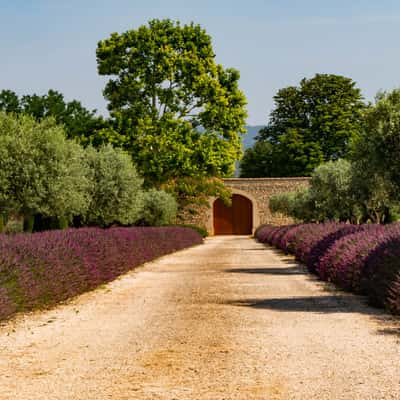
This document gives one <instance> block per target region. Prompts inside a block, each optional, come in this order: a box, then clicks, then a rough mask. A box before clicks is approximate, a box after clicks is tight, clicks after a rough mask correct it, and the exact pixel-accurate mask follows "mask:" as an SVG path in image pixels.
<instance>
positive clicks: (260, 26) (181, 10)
mask: <svg viewBox="0 0 400 400" xmlns="http://www.w3.org/2000/svg"><path fill="white" fill-rule="evenodd" d="M165 17H168V18H171V19H179V20H180V21H181V22H190V21H194V22H196V23H199V24H200V25H202V27H203V28H205V29H206V30H207V32H208V33H209V34H210V35H211V36H212V38H213V44H214V50H215V52H216V56H217V57H216V58H217V61H218V62H219V63H221V64H222V65H224V66H225V67H234V68H237V69H238V70H239V71H240V73H241V80H240V86H241V88H242V90H243V91H244V92H245V94H246V97H247V99H248V112H249V118H248V123H249V124H252V125H255V124H264V123H265V122H266V121H267V116H268V114H269V112H270V110H271V108H272V106H273V99H272V97H273V95H274V94H275V93H276V91H277V90H278V89H279V88H281V87H285V86H288V85H295V84H298V82H299V81H300V80H301V79H302V78H303V77H312V76H313V75H314V74H315V73H335V74H341V75H345V76H348V77H351V78H352V79H354V80H355V81H356V82H357V84H358V86H359V87H360V88H361V90H362V93H363V94H364V96H365V98H366V99H367V100H372V99H373V98H374V95H375V93H376V92H377V91H378V90H382V89H385V90H389V89H393V88H395V87H400V44H399V43H400V40H399V39H400V2H399V1H398V0H397V1H394V0H393V1H390V0H380V1H377V0H363V1H362V0H358V1H356V0H347V1H342V0H319V1H317V0H300V1H296V0H270V1H269V0H247V1H244V0H230V1H227V0H214V1H210V0H203V1H192V0H186V1H183V0H168V1H161V0H143V1H138V0H112V1H105V0H80V1H78V0H69V1H64V0H0V49H1V62H0V89H12V90H14V91H16V92H17V93H18V94H32V93H37V94H44V93H45V92H47V90H48V89H49V88H53V89H56V90H59V91H60V92H62V93H63V94H64V95H65V97H66V99H67V100H72V99H77V100H80V101H81V102H82V103H83V104H84V105H85V106H86V107H87V108H90V109H93V108H96V109H98V110H99V112H100V113H104V112H105V110H106V102H105V100H104V99H103V96H102V89H103V86H104V83H105V78H104V77H99V76H98V75H97V69H96V59H95V50H96V46H97V42H98V41H99V40H101V39H104V38H106V37H108V36H109V34H110V33H111V32H123V31H125V30H128V29H133V28H136V27H138V26H139V25H142V24H146V22H147V21H148V20H149V19H151V18H165Z"/></svg>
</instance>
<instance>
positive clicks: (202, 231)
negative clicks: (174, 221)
mask: <svg viewBox="0 0 400 400" xmlns="http://www.w3.org/2000/svg"><path fill="white" fill-rule="evenodd" d="M177 226H179V227H181V228H191V229H194V230H195V231H196V232H197V233H199V234H200V235H201V236H202V237H203V238H205V237H207V236H208V231H207V229H206V228H204V227H203V226H198V225H194V224H179V225H177Z"/></svg>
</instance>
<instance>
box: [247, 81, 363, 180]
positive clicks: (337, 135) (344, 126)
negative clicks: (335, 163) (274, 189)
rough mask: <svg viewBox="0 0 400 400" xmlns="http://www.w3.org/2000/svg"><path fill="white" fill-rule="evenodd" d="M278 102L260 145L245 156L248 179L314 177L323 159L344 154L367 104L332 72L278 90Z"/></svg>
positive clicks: (353, 86) (358, 129) (356, 89)
mask: <svg viewBox="0 0 400 400" xmlns="http://www.w3.org/2000/svg"><path fill="white" fill-rule="evenodd" d="M274 102H275V108H274V109H273V111H272V112H271V115H270V118H269V122H268V124H267V126H266V127H265V128H263V129H262V130H261V131H260V133H259V135H258V140H257V145H256V146H255V147H254V148H251V149H249V150H248V151H247V152H246V154H245V157H244V160H243V162H242V165H241V171H242V173H241V175H242V176H244V177H246V176H252V177H256V176H258V177H261V176H296V175H297V176H299V175H310V174H311V173H312V171H313V170H314V168H316V167H317V166H318V165H320V164H321V163H322V162H326V161H331V160H337V159H339V158H342V157H344V156H346V154H347V151H348V145H349V141H350V140H351V139H352V138H353V137H354V136H356V135H357V134H358V133H359V132H360V129H361V120H362V112H363V110H364V108H365V105H364V103H363V99H362V96H361V93H360V90H359V89H358V88H357V87H356V86H355V82H353V81H352V80H351V79H350V78H346V77H343V76H339V75H329V74H317V75H315V76H314V77H313V78H311V79H303V80H302V81H301V82H300V85H299V86H289V87H286V88H283V89H281V90H279V91H278V93H277V94H276V95H275V96H274ZM260 143H264V144H263V145H262V146H261V145H260ZM265 143H267V144H265ZM262 149H265V150H266V151H265V152H263V151H262ZM249 163H251V164H252V165H249Z"/></svg>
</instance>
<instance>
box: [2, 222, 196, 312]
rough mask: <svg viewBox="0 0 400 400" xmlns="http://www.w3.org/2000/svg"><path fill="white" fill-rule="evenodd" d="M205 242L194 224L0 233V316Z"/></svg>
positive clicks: (46, 302)
mask: <svg viewBox="0 0 400 400" xmlns="http://www.w3.org/2000/svg"><path fill="white" fill-rule="evenodd" d="M201 242H202V238H201V236H200V235H199V234H198V233H197V232H196V231H194V230H193V229H190V228H182V227H160V228H139V227H135V228H111V229H99V228H81V229H68V230H64V231H47V232H41V233H34V234H17V235H13V236H7V235H0V319H3V318H6V317H9V316H10V315H12V314H13V313H15V312H17V311H23V310H31V309H33V308H37V307H42V306H49V305H52V304H55V303H57V302H59V301H63V300H66V299H68V298H70V297H72V296H75V295H77V294H79V293H82V292H84V291H86V290H90V289H93V288H95V287H96V286H98V285H100V284H102V283H104V282H109V281H111V280H113V279H115V278H116V277H117V276H119V275H121V274H122V273H124V272H126V271H128V270H130V269H132V268H134V267H135V266H137V265H140V264H142V263H144V262H146V261H150V260H152V259H154V258H157V257H160V256H162V255H164V254H167V253H171V252H174V251H177V250H180V249H183V248H185V247H189V246H192V245H195V244H199V243H201Z"/></svg>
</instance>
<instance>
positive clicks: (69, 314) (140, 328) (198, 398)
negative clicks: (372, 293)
mask: <svg viewBox="0 0 400 400" xmlns="http://www.w3.org/2000/svg"><path fill="white" fill-rule="evenodd" d="M0 399H1V400H19V399H21V400H37V399H43V400H44V399H45V400H56V399H57V400H58V399H60V400H61V399H63V400H75V399H76V400H77V399H79V400H80V399H82V400H88V399H89V400H91V399H93V400H103V399H104V400H105V399H115V400H125V399H126V400H127V399H129V400H131V399H146V400H147V399H149V400H153V399H154V400H155V399H163V400H164V399H165V400H173V399H175V400H189V399H190V400H261V399H262V400H275V399H304V400H311V399H318V400H324V399H349V400H350V399H351V400H357V399H360V400H361V399H362V400H369V399H371V400H378V399H379V400H380V399H400V324H399V320H398V319H394V318H392V317H389V316H387V315H385V314H383V313H381V312H380V311H377V310H375V309H372V308H370V307H368V306H366V305H365V304H364V302H363V300H362V299H360V298H358V297H355V296H352V295H348V294H343V293H339V292H335V291H334V290H333V289H332V288H329V287H328V288H327V287H326V286H325V285H324V284H322V283H320V282H318V281H316V280H315V278H313V277H311V276H310V275H308V274H307V273H306V272H305V271H304V269H303V268H301V267H299V266H297V265H296V264H295V263H294V262H293V260H292V259H291V258H288V257H285V256H282V255H280V254H279V253H277V252H275V251H273V250H271V249H267V248H266V247H265V246H264V245H262V244H258V243H256V242H255V241H254V240H253V239H250V238H247V237H238V236H236V237H234V236H226V237H223V236H221V237H214V238H210V239H207V240H206V243H205V244H204V245H202V246H198V247H194V248H191V249H188V250H184V251H180V252H178V253H176V254H173V255H169V256H166V257H163V258H161V259H159V260H157V261H155V262H152V263H149V264H147V265H145V266H144V267H141V268H139V269H137V270H136V271H134V272H132V273H129V274H127V275H125V276H123V277H122V278H121V279H118V280H117V281H114V282H113V283H111V284H109V285H106V286H103V287H102V288H99V289H98V290H95V291H93V292H91V293H86V294H84V295H82V296H80V297H78V298H76V299H74V300H72V301H71V302H69V303H67V304H64V305H61V306H59V307H57V308H54V309H52V310H49V311H42V312H36V313H33V314H28V315H24V316H18V317H17V318H15V319H13V320H12V321H9V322H7V323H3V324H2V326H0Z"/></svg>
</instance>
